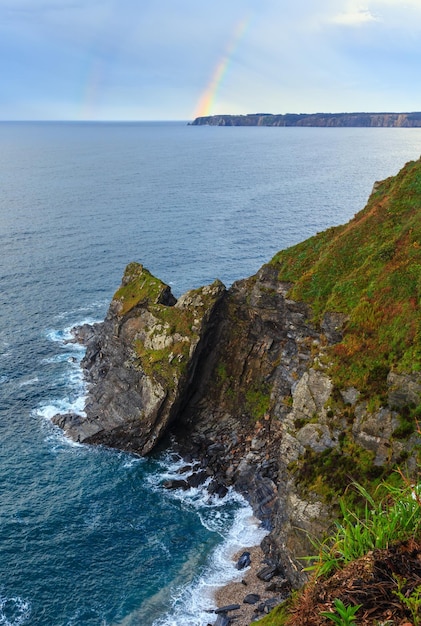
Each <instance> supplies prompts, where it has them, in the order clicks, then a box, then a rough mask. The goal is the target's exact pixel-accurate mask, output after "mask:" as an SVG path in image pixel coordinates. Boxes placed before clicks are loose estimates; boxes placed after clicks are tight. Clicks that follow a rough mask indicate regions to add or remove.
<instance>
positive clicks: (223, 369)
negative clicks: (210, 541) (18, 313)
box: [54, 160, 421, 606]
mask: <svg viewBox="0 0 421 626" xmlns="http://www.w3.org/2000/svg"><path fill="white" fill-rule="evenodd" d="M420 303H421V160H420V161H416V162H411V163H408V164H407V165H406V166H405V167H404V168H403V169H402V170H401V171H400V172H399V173H398V174H397V175H396V176H394V177H391V178H389V179H387V180H385V181H383V182H381V183H376V184H375V187H374V190H373V193H372V194H371V196H370V198H369V200H368V203H367V206H366V207H365V208H364V209H363V210H362V211H360V212H359V213H358V214H357V215H355V217H354V218H353V219H352V220H351V221H350V222H349V223H348V224H345V225H343V226H339V227H335V228H331V229H328V230H327V231H325V232H323V233H319V234H317V235H315V236H314V237H312V238H310V239H308V240H307V241H305V242H303V243H301V244H298V245H296V246H294V247H292V248H289V249H287V250H284V251H281V252H279V253H278V254H277V255H275V257H274V258H273V259H272V260H271V261H270V262H269V263H267V264H266V265H264V266H263V267H262V268H261V269H260V270H259V271H258V272H257V274H256V275H254V276H251V277H250V278H247V279H244V280H240V281H237V282H236V283H234V284H233V285H232V286H231V287H230V288H229V289H226V288H225V287H224V286H223V285H222V283H220V282H218V281H215V283H213V284H212V285H210V286H207V287H203V288H201V289H198V290H194V291H191V292H188V293H187V294H184V295H183V296H182V297H181V298H180V299H179V300H178V301H176V299H175V298H174V297H173V296H172V294H171V292H170V289H169V287H168V286H167V285H165V284H164V283H162V282H161V281H159V280H158V279H156V278H155V277H153V276H152V275H151V274H150V273H149V272H148V271H147V270H146V269H145V268H144V267H143V266H142V265H140V264H137V263H132V264H130V265H129V266H128V268H127V270H126V272H125V275H124V277H123V282H122V285H121V287H120V288H119V289H118V290H117V291H116V293H115V295H114V298H113V300H112V302H111V304H110V308H109V311H108V314H107V317H106V319H105V321H104V322H103V323H102V324H98V325H95V326H94V327H88V328H83V329H81V330H79V333H78V336H79V337H80V338H81V339H82V340H83V341H84V343H85V344H86V345H87V351H86V356H85V358H84V362H83V365H84V367H85V373H86V377H87V380H88V382H89V393H88V398H87V402H86V406H85V412H86V415H67V416H64V417H63V416H60V417H58V418H56V419H55V420H54V421H55V422H56V423H57V424H58V425H59V426H61V427H62V428H63V429H64V430H65V431H66V433H67V434H68V436H69V437H72V438H73V439H75V440H77V441H81V442H85V443H95V444H105V445H107V446H114V447H117V448H123V449H128V450H132V451H134V452H138V453H140V454H147V453H150V452H151V451H152V450H153V449H154V448H155V447H156V446H157V445H158V444H159V445H160V446H162V445H171V446H172V447H174V446H175V448H176V449H177V450H178V452H179V453H180V454H182V455H183V456H184V457H185V458H189V459H197V460H198V464H197V466H196V468H195V469H194V470H192V473H191V474H190V475H186V476H184V477H182V478H180V480H179V481H175V482H174V483H173V484H172V485H167V487H170V488H183V489H187V488H189V486H192V485H193V486H197V485H199V484H201V483H203V482H205V481H208V479H211V480H210V482H209V481H208V483H207V484H208V489H209V491H210V493H211V494H213V495H215V494H217V495H219V496H221V497H223V496H224V494H225V493H226V491H227V489H228V488H229V487H230V486H233V487H235V488H236V489H237V490H238V491H240V492H241V493H242V494H244V496H245V497H246V498H247V499H248V500H249V502H250V503H251V505H252V507H253V509H254V511H255V514H256V516H257V517H258V518H259V519H260V520H261V521H262V523H263V524H264V526H265V527H266V528H267V529H268V531H270V533H269V534H268V536H267V537H266V538H265V540H264V542H263V544H262V548H263V551H264V554H265V559H266V560H265V563H266V565H265V567H266V568H267V567H269V569H270V581H271V582H270V585H268V589H270V590H272V591H270V592H269V591H268V593H270V594H271V597H269V598H268V599H267V600H268V602H269V604H268V605H265V606H269V605H270V606H275V605H276V604H279V603H280V602H282V601H283V600H284V599H285V597H286V596H287V595H288V593H289V591H290V590H291V589H297V588H299V587H300V586H302V585H303V583H305V581H306V580H307V578H308V574H307V572H306V571H305V570H304V569H303V561H302V560H301V557H304V556H307V555H309V554H312V553H313V550H314V547H313V545H312V541H311V540H310V538H313V537H323V536H324V535H325V534H326V532H328V530H329V529H330V528H331V523H332V519H334V518H335V517H336V516H337V515H338V513H339V512H340V511H339V498H340V497H341V496H342V495H343V494H344V493H345V492H346V493H347V501H348V504H349V505H350V506H351V507H356V508H357V507H358V506H360V504H361V497H360V494H359V493H358V491H357V492H355V491H354V492H352V491H351V490H349V489H348V487H349V485H350V484H351V483H352V482H354V481H357V482H358V483H359V484H361V485H363V486H364V488H365V489H367V492H368V493H372V492H374V490H375V489H376V487H377V486H378V485H379V484H380V483H381V482H382V481H388V482H389V483H390V484H392V485H393V484H395V481H396V476H397V474H396V468H398V467H399V468H402V469H403V470H404V471H405V473H406V474H407V475H408V477H410V478H411V479H413V478H414V477H415V476H417V475H418V473H419V462H420V454H419V450H420V434H419V429H418V427H417V422H418V419H419V418H420V416H421V311H420ZM169 435H171V437H172V438H171V439H169V438H168V436H169ZM262 567H263V565H262Z"/></svg>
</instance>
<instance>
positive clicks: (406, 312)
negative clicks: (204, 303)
mask: <svg viewBox="0 0 421 626" xmlns="http://www.w3.org/2000/svg"><path fill="white" fill-rule="evenodd" d="M271 264H273V265H275V266H276V267H277V268H278V271H279V278H280V280H283V281H291V282H293V283H294V287H293V288H292V290H291V293H290V295H291V297H292V298H294V299H296V300H304V301H306V302H308V303H310V304H311V306H312V309H313V312H314V317H315V320H316V321H319V322H320V321H321V319H322V317H323V315H324V313H325V312H327V311H332V310H335V311H338V312H342V313H344V314H346V315H347V316H349V319H348V322H347V325H346V329H345V330H346V332H345V335H344V339H343V341H342V342H340V343H339V344H337V345H336V346H334V347H333V348H332V349H331V350H330V352H329V355H328V358H329V362H330V363H331V371H330V373H331V375H333V377H334V380H335V382H336V383H337V384H338V386H339V387H343V386H344V385H345V384H346V386H355V387H357V388H358V389H360V390H361V391H362V392H365V394H366V396H367V397H369V396H370V395H372V394H379V393H382V389H381V386H382V384H383V383H384V380H385V376H386V374H387V372H388V371H389V370H390V369H395V370H396V371H406V372H411V371H420V370H421V312H420V302H421V160H420V161H415V162H410V163H408V164H407V165H406V166H405V167H404V168H403V169H402V170H401V172H399V174H398V175H397V176H395V177H393V178H389V179H387V180H386V181H383V183H381V184H380V185H379V186H378V188H377V190H376V192H375V193H373V194H372V196H371V197H370V199H369V202H368V204H367V206H366V208H365V209H363V210H362V211H361V212H360V213H358V214H357V215H356V216H355V217H354V218H353V219H352V220H351V221H350V222H349V223H348V224H346V225H344V226H339V227H336V228H331V229H329V230H327V231H325V232H324V233H320V234H318V235H316V236H315V237H312V238H310V239H308V240H307V241H305V242H303V243H300V244H298V245H297V246H294V247H292V248H290V249H288V250H285V251H282V252H279V253H278V254H277V255H276V256H275V257H274V258H273V259H272V261H271Z"/></svg>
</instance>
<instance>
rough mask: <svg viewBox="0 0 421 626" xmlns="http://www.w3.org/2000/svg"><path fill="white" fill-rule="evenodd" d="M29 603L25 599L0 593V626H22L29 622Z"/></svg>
mask: <svg viewBox="0 0 421 626" xmlns="http://www.w3.org/2000/svg"><path fill="white" fill-rule="evenodd" d="M30 615H31V604H30V602H28V601H27V600H24V599H23V598H20V597H19V596H16V597H7V596H3V595H0V626H23V624H28V623H29V621H28V620H29V618H30Z"/></svg>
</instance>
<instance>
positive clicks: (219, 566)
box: [0, 122, 421, 626]
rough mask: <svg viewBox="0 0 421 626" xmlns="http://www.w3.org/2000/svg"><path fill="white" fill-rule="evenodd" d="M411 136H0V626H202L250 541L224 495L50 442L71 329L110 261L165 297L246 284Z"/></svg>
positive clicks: (110, 456)
mask: <svg viewBox="0 0 421 626" xmlns="http://www.w3.org/2000/svg"><path fill="white" fill-rule="evenodd" d="M420 152H421V129H420V130H418V129H385V128H382V129H372V128H370V129H362V128H338V129H334V128H246V127H231V128H221V127H204V126H203V127H201V126H198V127H193V126H188V125H187V124H186V123H183V122H156V123H152V122H148V123H146V122H145V123H64V122H63V123H56V122H54V123H53V122H52V123H35V122H34V123H30V122H25V123H23V122H22V123H0V190H1V191H0V242H1V243H0V250H1V253H0V297H1V308H0V436H1V447H0V490H1V497H0V550H1V558H0V625H7V626H9V625H13V626H18V625H19V626H20V625H25V624H27V625H30V626H116V625H120V624H121V625H125V626H138V625H139V626H140V625H142V626H187V625H188V626H206V624H207V623H208V622H209V621H210V616H209V614H208V613H206V609H209V608H211V607H213V606H214V603H213V598H212V591H213V590H214V589H215V587H216V586H218V585H221V584H223V583H224V582H228V581H229V580H231V579H233V578H234V577H235V576H236V574H238V572H237V570H236V569H235V567H234V565H233V563H232V560H231V556H232V554H233V553H234V552H235V551H237V550H239V549H241V548H242V547H244V546H247V545H252V544H256V543H258V542H259V541H260V540H261V539H262V537H263V535H264V531H263V530H261V529H260V528H259V527H258V524H257V523H256V521H255V520H254V519H253V518H252V512H251V510H250V508H249V506H248V505H247V503H246V502H245V501H244V500H242V498H241V497H240V496H238V495H237V494H235V493H234V492H230V493H229V494H228V496H227V497H226V498H225V499H223V500H219V499H217V498H216V499H213V498H209V496H208V495H207V493H206V491H205V490H203V489H200V488H199V489H196V490H191V491H190V492H178V491H174V492H168V491H166V490H165V489H163V487H162V483H163V481H164V480H165V479H166V478H168V477H169V476H174V475H177V471H178V469H179V468H180V467H181V465H183V462H182V461H181V460H180V459H179V458H178V457H177V456H176V455H175V454H174V453H173V452H172V451H171V450H167V451H165V452H160V453H156V454H154V455H152V456H150V457H148V458H146V459H145V458H139V457H137V456H136V455H133V454H128V453H124V452H121V451H116V450H110V449H106V448H102V447H90V446H85V445H77V444H74V443H71V442H69V441H67V440H66V439H65V438H64V437H63V435H62V433H61V432H60V431H59V430H58V429H57V428H56V427H54V426H53V425H52V424H51V421H50V418H51V416H52V415H54V414H55V413H57V412H67V411H69V410H76V411H81V410H83V402H84V396H85V393H86V389H85V386H84V381H83V377H82V373H81V370H80V367H79V363H80V359H81V357H82V355H83V349H82V348H81V347H80V346H78V345H75V344H73V343H68V339H69V338H70V337H71V334H70V330H71V328H72V327H73V326H74V325H76V324H80V323H84V322H94V321H98V320H101V319H103V317H104V315H105V314H106V311H107V307H108V304H109V301H110V299H111V297H112V295H113V293H114V291H115V290H116V289H117V287H118V286H119V284H120V280H121V277H122V274H123V271H124V268H125V266H126V264H127V263H129V262H131V261H139V262H141V263H143V264H144V265H145V267H147V268H148V269H149V270H150V271H152V272H153V273H154V274H156V275H157V276H158V277H159V278H161V279H162V280H164V281H165V282H167V283H169V284H170V285H171V287H172V290H173V293H174V294H175V295H176V296H179V295H181V294H182V293H184V292H185V291H186V290H187V289H191V288H196V287H198V286H200V285H203V284H206V283H210V282H212V281H213V280H214V279H215V278H220V279H221V280H222V281H223V282H224V283H225V284H226V285H227V286H229V285H230V284H232V282H233V281H235V280H237V279H239V278H243V277H246V276H249V275H251V274H253V273H254V272H256V271H257V270H258V269H259V267H260V266H261V265H262V264H263V263H264V262H266V261H268V260H269V259H270V258H271V257H272V256H273V255H274V254H275V252H277V251H278V250H280V249H281V248H285V247H288V246H291V245H293V244H295V243H298V242H299V241H302V240H303V239H305V238H307V237H309V236H311V235H313V234H315V233H316V232H319V231H322V230H324V229H326V228H328V227H330V226H333V225H336V224H340V223H344V222H346V221H348V220H349V219H350V218H351V217H352V216H353V215H354V214H355V213H356V212H357V211H359V210H360V209H361V208H362V207H363V206H364V204H365V202H366V200H367V198H368V196H369V194H370V192H371V189H372V186H373V183H374V182H375V181H376V180H380V179H383V178H386V177H387V176H390V175H393V174H395V173H396V172H397V171H398V170H399V169H400V168H401V167H402V166H403V164H404V163H405V162H406V161H408V160H410V159H416V158H418V157H419V155H420Z"/></svg>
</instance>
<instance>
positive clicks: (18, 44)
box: [0, 0, 421, 121]
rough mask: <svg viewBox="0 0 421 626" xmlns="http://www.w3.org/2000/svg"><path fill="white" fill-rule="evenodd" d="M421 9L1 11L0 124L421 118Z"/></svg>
mask: <svg viewBox="0 0 421 626" xmlns="http://www.w3.org/2000/svg"><path fill="white" fill-rule="evenodd" d="M420 41H421V0H367V1H366V2H360V1H359V0H293V1H291V0H212V2H210V1H207V2H204V1H203V0H0V76H1V81H0V120H98V121H106V120H123V121H125V120H127V121H129V120H187V121H188V120H192V119H194V118H195V117H197V116H199V115H216V114H246V113H256V112H264V113H315V112H353V111H370V112H385V111H390V112H409V111H421V80H419V76H420V68H421V45H420Z"/></svg>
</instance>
